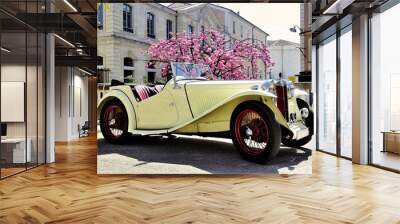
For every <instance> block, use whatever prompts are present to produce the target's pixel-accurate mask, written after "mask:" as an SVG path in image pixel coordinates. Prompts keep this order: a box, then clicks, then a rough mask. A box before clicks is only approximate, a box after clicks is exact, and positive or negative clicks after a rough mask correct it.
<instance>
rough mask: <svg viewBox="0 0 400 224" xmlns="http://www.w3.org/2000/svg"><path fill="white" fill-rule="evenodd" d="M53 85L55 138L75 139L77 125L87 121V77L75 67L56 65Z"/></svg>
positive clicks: (76, 136)
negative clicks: (54, 89) (54, 87)
mask: <svg viewBox="0 0 400 224" xmlns="http://www.w3.org/2000/svg"><path fill="white" fill-rule="evenodd" d="M55 86H56V91H55V120H56V121H55V124H56V132H55V140H56V141H70V140H73V139H77V138H79V132H78V125H81V126H82V125H83V124H84V123H85V121H88V95H89V94H88V78H87V76H84V74H83V73H82V72H80V71H79V70H78V69H76V68H72V67H56V83H55ZM80 109H81V111H80Z"/></svg>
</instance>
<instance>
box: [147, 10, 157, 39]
mask: <svg viewBox="0 0 400 224" xmlns="http://www.w3.org/2000/svg"><path fill="white" fill-rule="evenodd" d="M154 18H155V17H154V14H152V13H150V12H148V13H147V36H148V37H150V38H156V35H155V32H154V25H155V24H154V22H155V21H154Z"/></svg>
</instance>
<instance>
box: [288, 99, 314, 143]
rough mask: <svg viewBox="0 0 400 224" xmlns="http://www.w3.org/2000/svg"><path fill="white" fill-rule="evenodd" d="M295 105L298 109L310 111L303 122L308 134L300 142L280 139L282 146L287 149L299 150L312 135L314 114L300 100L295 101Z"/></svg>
mask: <svg viewBox="0 0 400 224" xmlns="http://www.w3.org/2000/svg"><path fill="white" fill-rule="evenodd" d="M297 105H298V107H299V109H302V108H305V107H306V108H307V109H308V110H309V111H310V113H309V115H308V117H307V118H306V119H305V122H304V123H305V125H306V126H307V127H308V129H309V131H310V132H309V134H308V135H307V136H306V137H304V138H302V139H300V140H294V139H286V138H282V144H283V145H285V146H288V147H292V148H300V147H302V146H304V145H305V144H307V143H309V142H310V141H311V139H312V136H313V134H314V113H313V112H312V111H311V110H310V107H309V106H308V104H307V103H306V102H305V101H303V100H301V99H297Z"/></svg>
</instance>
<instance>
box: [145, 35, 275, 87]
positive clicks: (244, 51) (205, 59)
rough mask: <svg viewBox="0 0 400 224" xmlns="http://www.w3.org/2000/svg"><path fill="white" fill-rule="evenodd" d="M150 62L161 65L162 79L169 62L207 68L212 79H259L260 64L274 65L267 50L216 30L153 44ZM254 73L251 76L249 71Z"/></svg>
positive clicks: (250, 40)
mask: <svg viewBox="0 0 400 224" xmlns="http://www.w3.org/2000/svg"><path fill="white" fill-rule="evenodd" d="M148 52H149V55H150V57H151V60H154V61H158V62H160V63H161V71H162V75H163V76H164V77H166V76H167V75H168V73H169V71H170V69H171V68H170V62H188V63H196V64H205V65H208V66H209V68H210V74H208V76H209V77H208V78H210V79H230V80H231V79H258V78H260V74H261V72H260V69H259V67H258V66H257V64H258V63H257V61H261V62H262V63H263V64H264V65H265V67H266V68H268V67H270V66H272V65H273V63H272V60H271V56H270V52H269V50H268V47H267V46H266V45H265V44H264V43H262V42H261V41H254V40H252V39H245V40H233V39H231V38H226V37H225V36H224V35H223V34H222V33H220V32H218V31H214V30H210V31H206V32H201V33H192V34H187V33H179V34H177V35H173V36H172V38H171V39H169V40H161V41H159V42H155V43H153V44H152V45H151V46H150V48H149V50H148ZM250 70H251V71H252V72H248V71H250Z"/></svg>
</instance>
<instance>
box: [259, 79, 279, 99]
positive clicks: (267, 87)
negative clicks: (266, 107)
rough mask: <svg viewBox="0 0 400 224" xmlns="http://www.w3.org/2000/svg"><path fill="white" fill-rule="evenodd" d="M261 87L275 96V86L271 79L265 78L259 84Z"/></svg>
mask: <svg viewBox="0 0 400 224" xmlns="http://www.w3.org/2000/svg"><path fill="white" fill-rule="evenodd" d="M261 89H262V90H265V91H267V92H270V93H272V94H274V95H275V96H276V88H275V83H274V81H273V80H265V81H264V82H263V84H261Z"/></svg>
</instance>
